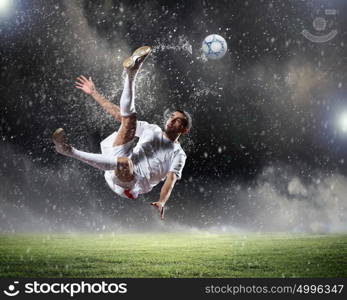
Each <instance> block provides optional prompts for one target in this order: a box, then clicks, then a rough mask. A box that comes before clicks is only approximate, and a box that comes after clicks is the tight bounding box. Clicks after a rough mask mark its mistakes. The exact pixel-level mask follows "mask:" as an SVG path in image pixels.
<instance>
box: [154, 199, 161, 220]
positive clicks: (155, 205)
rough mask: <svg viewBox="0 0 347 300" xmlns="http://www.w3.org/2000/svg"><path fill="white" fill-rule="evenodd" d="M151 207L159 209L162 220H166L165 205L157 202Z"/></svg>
mask: <svg viewBox="0 0 347 300" xmlns="http://www.w3.org/2000/svg"><path fill="white" fill-rule="evenodd" d="M151 205H152V206H154V207H155V208H157V209H158V211H159V214H160V219H162V220H164V204H163V203H161V202H159V201H157V202H152V203H151Z"/></svg>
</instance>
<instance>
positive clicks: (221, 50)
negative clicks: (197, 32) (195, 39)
mask: <svg viewBox="0 0 347 300" xmlns="http://www.w3.org/2000/svg"><path fill="white" fill-rule="evenodd" d="M227 49H228V45H227V42H226V41H225V39H224V38H223V37H222V36H220V35H218V34H210V35H208V36H207V37H206V38H205V39H204V41H203V42H202V51H203V53H204V55H205V56H206V58H208V59H219V58H222V57H223V56H224V54H225V53H226V52H227Z"/></svg>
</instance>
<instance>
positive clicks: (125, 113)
mask: <svg viewBox="0 0 347 300" xmlns="http://www.w3.org/2000/svg"><path fill="white" fill-rule="evenodd" d="M134 81H135V78H133V77H132V76H131V77H130V76H129V75H128V74H127V75H126V76H125V80H124V88H123V92H122V96H121V98H120V105H119V106H120V114H121V116H122V117H129V116H131V115H133V114H135V113H136V110H135V84H134Z"/></svg>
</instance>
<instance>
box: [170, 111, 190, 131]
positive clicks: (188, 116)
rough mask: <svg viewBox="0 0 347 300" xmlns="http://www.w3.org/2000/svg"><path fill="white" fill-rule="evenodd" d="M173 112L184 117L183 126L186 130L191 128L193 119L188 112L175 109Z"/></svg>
mask: <svg viewBox="0 0 347 300" xmlns="http://www.w3.org/2000/svg"><path fill="white" fill-rule="evenodd" d="M174 111H178V112H180V113H181V114H183V115H184V116H185V117H186V119H185V124H184V126H185V128H188V129H190V128H192V125H193V119H192V116H191V115H190V113H189V112H187V111H185V110H181V109H175V110H174Z"/></svg>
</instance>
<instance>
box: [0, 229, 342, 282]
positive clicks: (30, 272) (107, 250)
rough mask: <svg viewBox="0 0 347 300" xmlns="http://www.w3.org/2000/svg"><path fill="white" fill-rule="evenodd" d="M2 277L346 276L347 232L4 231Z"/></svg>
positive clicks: (0, 240) (0, 253)
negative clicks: (314, 233)
mask: <svg viewBox="0 0 347 300" xmlns="http://www.w3.org/2000/svg"><path fill="white" fill-rule="evenodd" d="M0 276H1V277H346V276H347V235H346V234H344V235H288V234H245V235H242V234H239V235H238V234H211V233H199V234H181V233H179V234H172V233H168V234H102V235H101V234H32V235H1V236H0Z"/></svg>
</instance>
